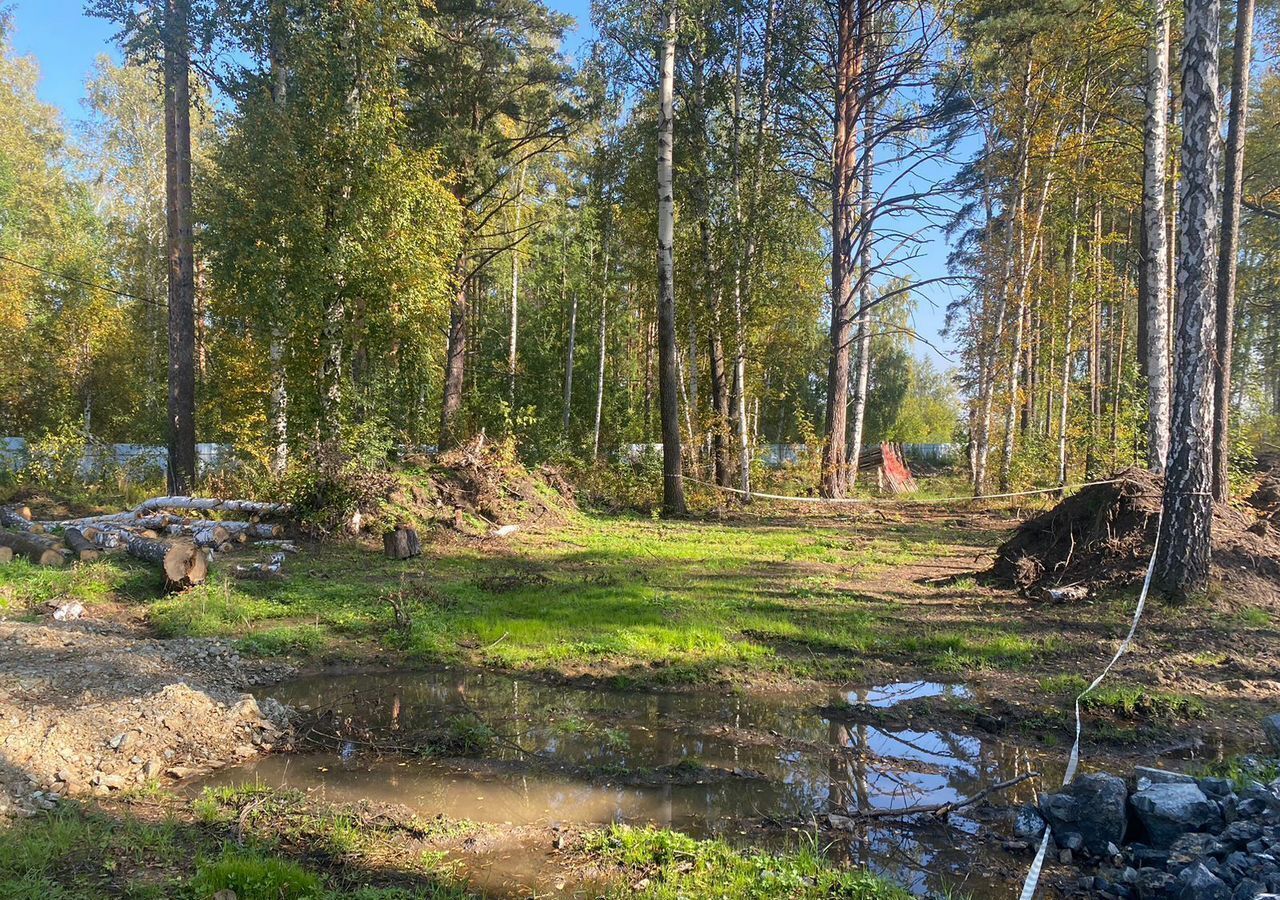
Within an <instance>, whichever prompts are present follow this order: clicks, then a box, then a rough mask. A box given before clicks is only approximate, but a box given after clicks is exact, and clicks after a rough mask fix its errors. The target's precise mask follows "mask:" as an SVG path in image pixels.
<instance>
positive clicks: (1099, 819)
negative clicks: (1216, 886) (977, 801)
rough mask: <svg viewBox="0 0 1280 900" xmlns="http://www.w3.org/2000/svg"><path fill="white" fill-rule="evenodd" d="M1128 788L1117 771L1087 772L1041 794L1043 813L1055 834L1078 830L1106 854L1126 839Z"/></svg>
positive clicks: (1087, 844) (1096, 851) (1088, 846)
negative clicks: (1064, 785) (1069, 782)
mask: <svg viewBox="0 0 1280 900" xmlns="http://www.w3.org/2000/svg"><path fill="white" fill-rule="evenodd" d="M1191 787H1194V785H1191ZM1128 792H1129V791H1128V788H1127V787H1126V786H1125V783H1124V780H1123V779H1121V778H1117V777H1116V776H1115V775H1108V774H1107V773H1105V772H1099V773H1096V774H1093V775H1083V776H1081V777H1080V778H1077V779H1076V780H1075V781H1073V782H1071V784H1069V785H1067V787H1065V788H1064V789H1063V790H1062V791H1061V792H1060V793H1057V794H1046V795H1045V796H1043V797H1041V798H1040V814H1041V815H1042V816H1044V819H1045V821H1046V822H1048V823H1049V827H1050V828H1052V829H1053V831H1054V834H1055V835H1066V834H1070V833H1072V832H1075V833H1077V834H1079V835H1080V837H1081V840H1082V841H1083V843H1084V849H1085V850H1087V851H1088V852H1089V853H1091V854H1093V855H1094V856H1103V855H1105V854H1106V852H1107V844H1109V843H1116V844H1118V843H1120V842H1121V841H1122V840H1123V839H1124V832H1125V824H1126V820H1127V812H1126V809H1125V798H1126V796H1127V795H1128ZM1215 811H1216V807H1215Z"/></svg>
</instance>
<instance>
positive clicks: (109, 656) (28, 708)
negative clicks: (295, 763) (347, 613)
mask: <svg viewBox="0 0 1280 900" xmlns="http://www.w3.org/2000/svg"><path fill="white" fill-rule="evenodd" d="M99 609H100V608H98V607H95V614H98V613H99ZM0 648H2V650H0V722H2V723H3V726H4V727H3V729H0V732H2V735H3V736H0V788H2V790H0V816H2V815H5V814H12V813H14V812H24V811H31V810H35V809H42V808H51V807H52V806H53V805H54V804H55V803H56V801H57V799H58V798H59V797H61V796H64V795H76V794H88V793H93V794H100V795H101V794H107V793H108V792H112V791H117V790H122V789H124V788H126V787H132V786H136V785H138V784H142V783H144V782H146V781H148V780H151V779H158V778H164V777H169V778H181V777H185V776H187V775H190V774H194V773H196V772H203V771H209V770H211V769H215V768H219V767H221V766H223V765H225V764H226V763H228V762H230V761H233V760H241V759H246V758H248V757H251V756H254V755H255V754H257V753H259V752H261V751H265V750H268V749H270V747H271V746H272V744H273V743H274V742H275V741H276V739H277V736H278V735H279V734H280V731H281V729H282V728H284V727H287V722H285V721H284V719H285V716H284V710H283V709H282V708H281V707H280V706H279V705H278V704H272V703H269V702H268V703H263V704H262V705H261V706H260V705H259V704H258V703H257V702H255V701H254V699H253V698H252V696H250V695H249V694H247V693H245V690H246V689H247V688H248V687H250V686H252V685H261V684H267V683H271V682H274V681H278V680H280V679H281V678H284V677H287V676H288V675H290V674H292V670H291V669H290V668H289V667H287V666H283V665H280V664H278V663H263V662H256V661H250V660H245V659H242V658H241V657H240V656H239V654H237V653H236V652H235V651H234V649H233V648H232V647H231V645H230V644H229V643H227V642H225V641H217V640H204V639H190V640H170V641H158V640H152V639H148V638H146V637H145V636H144V635H143V634H142V633H141V632H140V631H139V629H138V628H137V626H135V625H132V624H130V623H127V622H118V621H109V620H102V619H100V618H99V619H95V620H80V621H74V622H54V621H52V620H48V621H40V622H15V621H0Z"/></svg>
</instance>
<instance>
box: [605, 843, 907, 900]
mask: <svg viewBox="0 0 1280 900" xmlns="http://www.w3.org/2000/svg"><path fill="white" fill-rule="evenodd" d="M585 849H586V853H587V854H588V855H589V856H594V857H597V858H599V859H602V860H604V861H606V862H610V863H612V864H614V865H616V866H618V867H620V868H622V869H623V870H624V871H625V872H626V873H627V877H626V878H625V879H624V882H625V883H624V884H619V885H618V886H616V887H615V888H614V889H613V891H612V896H617V897H635V896H639V897H650V898H662V900H666V898H670V900H676V898H699V897H707V898H710V897H715V898H723V900H730V898H737V897H742V898H747V897H751V898H796V900H804V898H819V897H821V898H834V897H844V898H851V900H906V898H909V897H910V896H911V895H910V894H908V893H907V892H906V891H904V890H902V888H900V887H897V886H896V885H894V884H892V883H890V882H888V881H885V880H884V879H882V878H879V877H877V876H875V875H872V874H871V873H870V872H866V871H863V870H859V869H840V868H836V867H835V866H833V865H831V864H830V863H828V862H827V861H825V860H824V859H823V858H822V857H821V855H820V854H819V853H818V851H817V847H816V841H815V842H812V843H810V844H809V845H806V846H801V847H800V848H799V849H796V850H793V851H791V852H788V853H780V854H774V853H762V852H755V851H739V850H735V849H733V848H732V847H730V846H729V845H728V844H725V843H724V842H722V841H698V840H694V839H693V838H691V837H688V836H686V835H683V834H680V833H679V832H674V831H667V830H665V829H658V828H630V827H627V826H622V825H615V826H613V827H611V828H609V829H608V830H606V831H600V832H596V833H594V834H592V835H589V836H588V838H587V842H586V848H585Z"/></svg>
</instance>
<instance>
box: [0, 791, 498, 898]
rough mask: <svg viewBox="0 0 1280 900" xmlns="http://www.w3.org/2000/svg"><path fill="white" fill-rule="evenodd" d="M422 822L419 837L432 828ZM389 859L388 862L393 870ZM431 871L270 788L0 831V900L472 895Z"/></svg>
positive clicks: (374, 834) (73, 815)
mask: <svg viewBox="0 0 1280 900" xmlns="http://www.w3.org/2000/svg"><path fill="white" fill-rule="evenodd" d="M250 801H252V802H254V803H255V804H256V806H255V807H254V811H253V813H252V815H251V816H249V817H247V818H249V819H250V821H249V822H248V827H246V828H245V829H244V832H243V833H240V831H239V828H240V821H241V818H242V817H241V815H240V810H242V809H243V808H244V804H245V803H247V802H250ZM410 827H417V825H416V824H411V826H410ZM423 827H424V833H425V830H426V829H429V828H430V827H436V828H437V829H439V828H440V827H441V826H440V825H439V824H438V823H428V824H427V825H425V826H423ZM237 835H238V836H239V837H240V838H241V840H242V843H241V842H238V841H236V840H235V839H234V838H235V837H236V836H237ZM389 859H391V860H395V861H396V864H395V865H393V866H391V867H390V871H388V870H387V867H386V865H385V864H386V862H387V860H389ZM326 861H328V863H327V864H326ZM334 861H341V862H342V863H343V865H339V866H335V865H333V862H334ZM439 868H440V866H439V860H438V858H427V857H424V856H421V855H419V856H418V857H417V859H416V862H415V860H414V859H413V858H412V857H411V854H406V853H405V852H404V851H403V850H401V849H399V848H398V847H393V846H391V842H390V841H388V840H386V839H385V838H383V836H382V835H381V834H380V832H379V830H378V829H375V828H367V827H363V825H362V824H361V823H359V822H357V821H356V820H354V819H353V818H352V817H351V816H350V815H348V814H345V813H342V812H340V811H327V810H317V809H311V808H307V807H304V806H302V805H301V803H300V799H299V797H297V796H294V795H290V794H287V793H279V794H277V793H273V792H268V791H256V792H255V791H249V792H244V791H234V790H222V791H209V792H206V793H205V794H204V795H203V796H202V797H200V798H197V799H196V800H195V801H194V802H193V803H192V804H191V806H190V813H189V814H188V815H187V816H186V817H185V818H180V817H179V816H178V815H176V814H175V813H174V811H173V809H172V808H171V809H170V812H169V813H168V814H167V815H164V816H161V817H153V818H151V819H143V818H141V817H139V816H136V815H133V814H132V813H123V814H119V813H115V812H113V811H108V810H104V809H101V808H97V807H92V806H77V805H64V806H62V807H60V808H59V809H58V810H56V811H54V812H52V813H47V814H43V815H40V816H37V817H35V818H32V819H26V820H18V821H15V822H13V823H12V824H10V825H9V826H8V827H7V828H0V897H4V898H5V900H90V898H94V900H96V898H102V897H108V896H123V897H129V898H137V900H143V898H154V900H171V898H172V900H208V898H210V897H213V896H214V895H215V894H216V893H217V892H218V891H221V890H230V891H234V892H235V895H236V897H237V898H238V900H342V898H352V897H355V898H360V900H464V898H469V897H472V896H473V894H472V893H471V892H470V891H469V890H468V889H467V888H466V887H465V886H464V885H463V884H462V883H461V882H459V881H458V880H456V878H454V876H453V875H452V874H451V873H450V872H448V871H445V872H440V871H439ZM396 881H399V882H401V883H400V884H396V883H395V882H396ZM388 882H390V884H388Z"/></svg>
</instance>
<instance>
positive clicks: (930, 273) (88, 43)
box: [13, 0, 957, 369]
mask: <svg viewBox="0 0 1280 900" xmlns="http://www.w3.org/2000/svg"><path fill="white" fill-rule="evenodd" d="M548 5H550V6H551V7H552V8H554V9H557V10H560V11H561V12H565V13H568V14H569V15H572V16H574V17H575V18H576V19H577V20H578V29H577V31H576V32H575V33H574V34H573V35H571V36H570V39H569V41H568V48H569V50H570V52H573V51H576V50H577V49H578V48H579V47H580V46H581V44H582V42H583V41H584V40H587V39H589V38H590V36H591V26H590V12H591V3H590V0H548ZM13 19H14V26H15V28H14V34H13V44H14V47H15V49H16V50H17V51H18V52H19V53H21V54H24V55H27V54H29V55H33V56H35V57H36V59H37V60H39V62H40V71H41V78H40V85H39V88H38V92H39V95H40V98H41V99H42V100H44V101H46V102H48V103H52V104H54V105H55V106H57V107H59V108H60V109H61V110H62V111H63V114H64V115H65V117H66V118H67V120H68V122H71V121H74V120H75V119H77V118H79V117H81V116H82V115H83V111H82V108H81V100H82V99H83V97H84V82H85V77H86V76H87V75H88V74H89V70H90V69H91V68H92V66H93V61H94V60H95V59H96V58H97V57H98V56H99V55H100V54H103V53H107V54H109V55H111V56H113V57H115V58H117V59H118V58H119V52H118V50H117V49H116V47H115V45H114V44H113V42H112V36H113V35H114V33H115V28H114V26H113V25H111V24H110V23H109V22H105V21H103V20H101V19H95V18H92V17H90V16H86V15H85V14H84V0H18V2H17V4H16V6H15V7H13ZM946 257H947V248H946V245H945V242H944V241H943V239H942V237H941V236H937V237H935V239H934V240H933V241H932V243H931V244H930V246H929V248H928V250H927V252H926V254H925V255H924V256H923V257H922V258H921V259H919V260H917V261H916V262H915V269H916V271H915V273H914V274H915V276H916V277H917V278H918V279H920V280H923V279H927V278H934V277H937V276H940V275H945V274H946ZM956 290H957V289H956V288H954V287H950V286H947V285H942V284H940V285H934V286H930V287H929V288H928V289H925V290H923V291H921V294H922V296H921V298H920V302H919V304H918V306H917V309H916V315H915V323H914V327H915V329H916V330H917V331H918V332H919V333H920V334H921V335H922V336H924V337H925V338H927V339H928V340H929V341H931V342H932V343H934V344H937V345H938V346H939V347H941V348H942V349H943V350H944V352H947V353H950V342H949V341H946V340H944V339H942V338H941V337H939V333H938V332H939V330H940V329H941V327H942V322H943V315H944V313H945V307H946V304H947V301H948V300H949V298H950V297H951V295H952V294H953V293H954V292H955V291H956ZM916 351H917V353H918V354H919V355H921V356H924V357H928V358H930V359H932V361H933V362H934V364H935V365H937V366H938V367H939V368H942V369H946V368H950V366H951V363H950V362H949V361H948V360H946V359H945V358H943V357H940V356H939V355H938V354H937V353H935V352H934V351H932V350H931V349H929V348H928V347H926V346H924V345H923V344H920V343H917V345H916Z"/></svg>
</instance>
